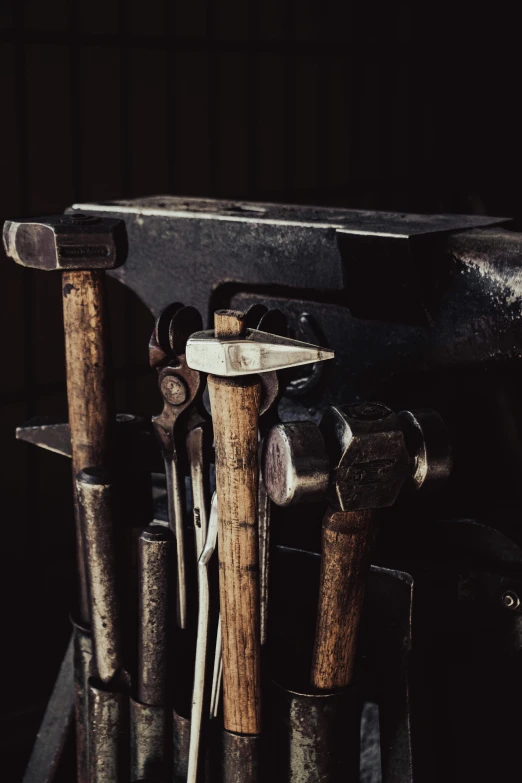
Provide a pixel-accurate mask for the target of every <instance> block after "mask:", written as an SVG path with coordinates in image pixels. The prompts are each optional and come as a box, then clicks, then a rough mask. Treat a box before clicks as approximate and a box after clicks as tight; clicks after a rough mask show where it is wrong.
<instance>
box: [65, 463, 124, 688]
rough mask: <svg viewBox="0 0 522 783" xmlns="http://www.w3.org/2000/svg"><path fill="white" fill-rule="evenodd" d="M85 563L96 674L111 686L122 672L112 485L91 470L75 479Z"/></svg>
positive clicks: (100, 472) (102, 475)
mask: <svg viewBox="0 0 522 783" xmlns="http://www.w3.org/2000/svg"><path fill="white" fill-rule="evenodd" d="M76 485H77V488H78V502H79V504H80V512H81V524H82V533H83V538H84V544H85V555H86V562H87V578H88V584H89V598H90V616H91V626H92V634H93V641H94V660H95V664H96V671H97V673H98V676H99V678H100V680H101V681H102V682H105V683H107V682H110V680H112V679H113V678H114V677H115V676H116V674H117V673H118V671H119V670H120V668H121V662H122V658H121V633H120V607H119V601H118V595H117V590H116V568H115V555H114V530H113V524H112V522H113V520H112V500H111V489H112V488H111V485H110V483H109V480H108V478H107V475H106V473H105V472H103V471H101V470H97V469H94V468H87V469H86V470H82V471H80V473H78V476H77V478H76Z"/></svg>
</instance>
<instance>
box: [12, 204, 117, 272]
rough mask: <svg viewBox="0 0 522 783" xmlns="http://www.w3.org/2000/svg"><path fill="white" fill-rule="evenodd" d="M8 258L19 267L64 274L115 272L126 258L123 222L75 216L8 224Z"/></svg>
mask: <svg viewBox="0 0 522 783" xmlns="http://www.w3.org/2000/svg"><path fill="white" fill-rule="evenodd" d="M3 239H4V248H5V252H6V254H7V255H8V256H9V257H10V258H12V259H14V261H16V263H17V264H21V265H22V266H27V267H32V268H34V269H44V270H47V271H49V270H53V269H58V270H61V271H64V270H65V271H69V270H91V269H115V268H116V267H118V266H121V265H122V264H123V263H124V262H125V259H126V256H127V237H126V232H125V224H124V222H123V220H113V219H108V218H100V217H96V216H95V215H84V214H83V213H79V212H72V213H70V214H67V215H53V216H51V217H42V218H36V219H28V220H7V221H6V222H5V223H4V230H3Z"/></svg>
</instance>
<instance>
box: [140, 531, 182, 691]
mask: <svg viewBox="0 0 522 783" xmlns="http://www.w3.org/2000/svg"><path fill="white" fill-rule="evenodd" d="M173 543H174V542H173V540H172V534H171V532H170V530H167V529H164V528H161V527H159V525H150V526H149V527H147V528H146V529H145V530H144V531H143V532H142V533H141V535H140V538H139V623H138V627H139V652H138V699H139V701H140V702H142V703H143V704H147V705H157V706H159V705H163V704H164V703H165V699H166V694H167V672H168V639H169V627H168V626H169V620H170V619H171V617H170V613H169V608H170V602H169V597H170V576H171V572H173V569H174V562H173V558H172V554H173Z"/></svg>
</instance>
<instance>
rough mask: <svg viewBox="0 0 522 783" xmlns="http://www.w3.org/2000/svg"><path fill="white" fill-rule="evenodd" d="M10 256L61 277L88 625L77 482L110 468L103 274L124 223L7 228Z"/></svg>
mask: <svg viewBox="0 0 522 783" xmlns="http://www.w3.org/2000/svg"><path fill="white" fill-rule="evenodd" d="M3 240H4V247H5V251H6V254H7V255H8V256H9V257H10V258H12V259H14V261H16V263H17V264H21V265H22V266H25V267H31V268H33V269H42V270H45V271H53V270H57V271H60V272H62V292H63V319H64V332H65V359H66V375H67V398H68V407H69V426H70V432H71V448H72V472H73V493H74V515H75V524H76V547H77V559H78V573H79V592H80V600H79V604H80V607H79V614H80V617H79V619H80V620H81V622H83V623H84V624H85V623H88V622H89V602H88V589H87V576H86V566H85V553H84V545H83V539H82V534H81V525H80V514H79V506H78V496H77V490H76V482H75V480H74V479H75V477H76V475H77V474H78V473H79V471H80V470H83V469H84V468H87V467H96V468H106V467H107V466H108V462H109V453H110V437H109V434H110V427H111V419H112V390H111V388H110V379H109V322H108V312H107V305H106V292H105V278H104V272H105V270H107V269H114V268H115V267H118V266H121V264H123V263H124V261H125V259H126V255H127V239H126V232H125V224H124V222H123V221H122V220H113V219H106V218H99V217H96V216H94V215H84V214H82V213H71V214H66V215H56V216H50V217H42V218H36V219H27V220H8V221H6V222H5V223H4V229H3Z"/></svg>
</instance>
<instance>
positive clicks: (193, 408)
mask: <svg viewBox="0 0 522 783" xmlns="http://www.w3.org/2000/svg"><path fill="white" fill-rule="evenodd" d="M201 328H202V319H201V315H200V314H199V312H198V311H197V310H196V308H195V307H185V306H184V305H182V304H180V303H179V302H175V303H174V304H171V305H169V306H168V307H166V308H165V309H164V310H163V312H162V313H161V314H160V315H159V317H158V319H157V321H156V324H155V326H154V331H153V333H152V336H151V339H150V343H149V360H150V364H151V367H154V368H155V369H156V370H157V371H158V384H159V389H160V392H161V395H162V397H163V410H162V411H161V413H160V414H159V415H157V416H154V417H153V419H152V424H153V427H154V430H155V432H156V436H157V438H158V441H159V443H160V446H161V450H162V454H163V459H164V463H165V478H166V484H167V504H168V519H169V527H170V529H171V530H172V532H173V534H174V536H175V538H176V554H177V566H178V567H177V574H178V576H177V579H178V584H177V620H178V625H179V627H180V628H186V626H187V590H186V560H185V542H184V519H183V487H182V479H181V475H180V459H181V454H184V453H186V446H187V438H190V444H191V447H192V448H191V454H190V455H189V462H190V463H191V464H190V467H191V475H192V477H193V479H194V478H195V475H194V474H196V477H197V478H196V481H197V484H198V487H199V485H200V484H201V483H202V482H203V475H202V471H201V470H197V466H194V465H193V462H194V460H193V459H191V458H190V457H191V456H193V454H194V450H195V451H196V452H197V450H198V449H202V448H203V444H202V438H201V437H198V433H200V432H201V428H202V427H203V426H204V425H205V423H206V422H207V420H208V414H207V413H206V411H205V408H204V406H203V400H202V397H203V391H204V389H205V384H206V379H205V376H204V375H202V374H201V373H200V372H198V371H197V370H192V369H190V367H188V365H187V362H186V359H185V350H186V345H187V340H188V338H189V337H190V335H191V334H193V333H194V332H197V331H199V330H201ZM198 494H199V495H200V496H201V495H202V494H203V493H202V492H199V493H198V492H193V495H195V496H196V497H197V496H198ZM200 505H201V506H202V508H201V512H200V513H199V516H198V515H197V514H196V513H195V518H196V517H197V519H198V521H199V529H200V531H201V532H200V537H202V538H203V541H204V537H206V510H205V508H204V506H205V504H204V502H201V504H200ZM197 527H198V525H197V524H196V528H197ZM202 527H204V528H205V529H204V530H202ZM198 532H199V531H197V534H198Z"/></svg>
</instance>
